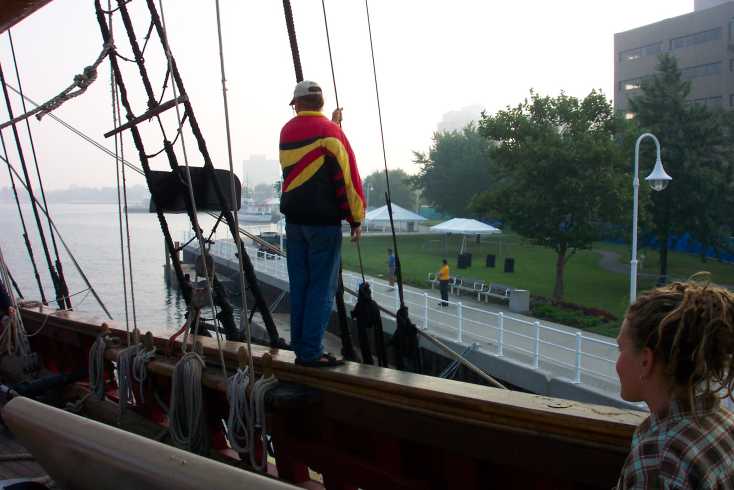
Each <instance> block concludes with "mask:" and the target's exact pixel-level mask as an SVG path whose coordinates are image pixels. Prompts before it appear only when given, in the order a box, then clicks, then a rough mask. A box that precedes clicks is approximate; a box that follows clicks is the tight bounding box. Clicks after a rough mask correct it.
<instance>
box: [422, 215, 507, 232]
mask: <svg viewBox="0 0 734 490" xmlns="http://www.w3.org/2000/svg"><path fill="white" fill-rule="evenodd" d="M431 231H432V232H434V233H457V234H463V235H492V234H494V233H502V230H500V229H499V228H495V227H494V226H491V225H488V224H486V223H482V222H481V221H477V220H475V219H467V218H454V219H450V220H448V221H444V222H443V223H439V224H437V225H435V226H431Z"/></svg>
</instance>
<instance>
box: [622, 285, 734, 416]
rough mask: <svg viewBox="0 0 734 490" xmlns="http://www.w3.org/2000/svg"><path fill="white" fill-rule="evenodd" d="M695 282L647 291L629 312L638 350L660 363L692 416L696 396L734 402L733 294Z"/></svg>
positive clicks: (629, 326)
mask: <svg viewBox="0 0 734 490" xmlns="http://www.w3.org/2000/svg"><path fill="white" fill-rule="evenodd" d="M699 274H700V273H699ZM696 276H699V275H698V274H697V275H696ZM696 276H694V277H692V278H691V279H689V281H688V282H674V283H672V284H670V285H668V286H664V287H660V288H657V289H653V290H651V291H648V292H646V293H644V294H643V295H641V296H640V297H639V298H638V299H637V301H635V302H634V303H633V304H632V305H630V307H629V309H628V310H627V326H628V328H629V331H630V332H631V334H632V336H633V338H634V339H635V343H636V345H637V348H638V349H643V348H645V347H648V348H650V349H652V351H653V352H654V353H655V357H656V358H657V359H661V360H662V362H663V363H664V366H665V374H666V375H667V376H668V378H669V380H670V381H671V382H672V386H673V391H674V396H676V397H679V398H682V395H683V393H687V400H685V399H683V400H681V401H683V402H687V404H688V408H689V409H690V410H693V409H694V407H695V406H696V405H695V404H694V398H695V397H696V396H701V395H702V396H707V397H712V396H719V397H720V398H726V397H730V398H733V399H734V396H732V392H734V365H733V364H734V362H733V360H732V358H733V356H734V294H732V293H731V292H729V291H728V290H726V289H724V288H721V287H718V286H715V285H713V284H711V283H709V282H708V281H706V282H700V281H697V280H696ZM720 391H721V393H722V394H721V395H718V393H719V392H720Z"/></svg>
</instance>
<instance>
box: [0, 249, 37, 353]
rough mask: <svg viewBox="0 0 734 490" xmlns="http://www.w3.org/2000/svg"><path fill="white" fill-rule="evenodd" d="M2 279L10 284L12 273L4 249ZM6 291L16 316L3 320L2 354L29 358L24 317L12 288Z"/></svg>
mask: <svg viewBox="0 0 734 490" xmlns="http://www.w3.org/2000/svg"><path fill="white" fill-rule="evenodd" d="M0 279H2V281H3V284H5V285H9V284H10V272H9V271H8V264H7V263H6V262H5V256H4V255H3V251H2V247H0ZM6 289H7V293H8V296H9V297H10V303H11V304H12V305H13V308H15V316H14V317H12V318H11V317H10V316H6V317H4V319H3V323H4V325H2V331H1V332H0V353H7V354H10V355H18V356H20V357H23V358H28V356H30V355H31V346H30V344H29V343H28V336H27V334H26V331H25V325H23V317H22V315H21V312H20V310H19V309H18V302H17V300H16V298H15V294H14V293H13V290H12V289H11V288H10V286H7V287H6Z"/></svg>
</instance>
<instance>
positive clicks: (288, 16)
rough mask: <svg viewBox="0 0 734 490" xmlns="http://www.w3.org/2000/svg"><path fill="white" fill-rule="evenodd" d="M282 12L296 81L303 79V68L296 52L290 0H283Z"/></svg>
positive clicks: (296, 44) (296, 46)
mask: <svg viewBox="0 0 734 490" xmlns="http://www.w3.org/2000/svg"><path fill="white" fill-rule="evenodd" d="M283 13H284V14H285V25H286V28H287V29H288V41H289V42H290V45H291V55H292V58H293V69H294V70H295V71H296V82H300V81H302V80H303V68H301V55H300V54H299V53H298V40H297V39H296V28H295V26H294V25H293V10H292V9H291V2H290V0H283Z"/></svg>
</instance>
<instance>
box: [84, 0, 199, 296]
mask: <svg viewBox="0 0 734 490" xmlns="http://www.w3.org/2000/svg"><path fill="white" fill-rule="evenodd" d="M119 5H120V7H121V8H120V11H121V12H122V14H123V16H122V17H123V20H124V21H125V20H127V21H128V22H126V28H127V25H128V24H129V18H128V17H127V16H126V15H125V14H126V12H127V11H126V9H125V8H124V3H119ZM101 10H102V7H101V5H100V0H95V11H96V16H97V22H98V24H99V28H100V31H101V34H102V39H103V40H104V41H105V42H110V39H111V36H110V32H109V28H108V26H107V22H106V20H105V18H104V14H102V12H101ZM128 34H129V36H132V37H133V39H134V33H130V32H129V33H128ZM132 42H133V41H132V40H131V44H132ZM110 60H111V62H112V63H111V64H112V69H113V71H114V72H115V80H116V81H117V84H118V87H119V91H120V102H121V103H122V105H123V107H124V108H125V112H126V116H127V117H128V119H130V120H132V119H134V118H135V116H134V113H133V111H132V107H131V106H130V101H129V99H128V96H127V89H126V87H125V84H124V80H123V77H122V72H121V71H120V67H119V65H118V64H117V58H116V57H115V56H111V57H110ZM141 71H142V69H141ZM145 80H146V79H144V81H145ZM130 132H131V133H132V136H133V141H134V143H135V146H136V148H137V149H138V153H139V157H140V162H141V164H142V167H143V169H144V173H145V179H146V183H147V184H148V186H149V187H151V185H150V184H151V179H152V174H151V170H150V165H149V164H148V160H147V158H146V157H145V153H144V148H143V146H142V145H143V143H142V137H141V136H140V132H139V130H138V128H137V127H136V126H135V125H133V126H131V127H130ZM153 200H154V202H155V196H153ZM156 216H157V218H158V222H159V224H160V227H161V232H162V233H163V237H164V240H165V243H166V248H167V250H168V252H169V254H170V255H171V260H172V262H173V265H174V270H175V272H176V277H177V279H178V281H179V284H184V275H183V271H182V269H181V263H180V260H179V257H178V255H177V254H176V253H175V246H174V244H173V239H172V238H171V234H170V230H169V228H168V223H167V221H166V217H165V215H164V214H163V212H162V211H161V210H160V208H159V207H157V209H156ZM182 293H183V295H184V298H185V299H186V302H187V303H188V302H189V301H190V297H191V293H190V291H189V290H188V288H186V287H184V288H183V289H182Z"/></svg>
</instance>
